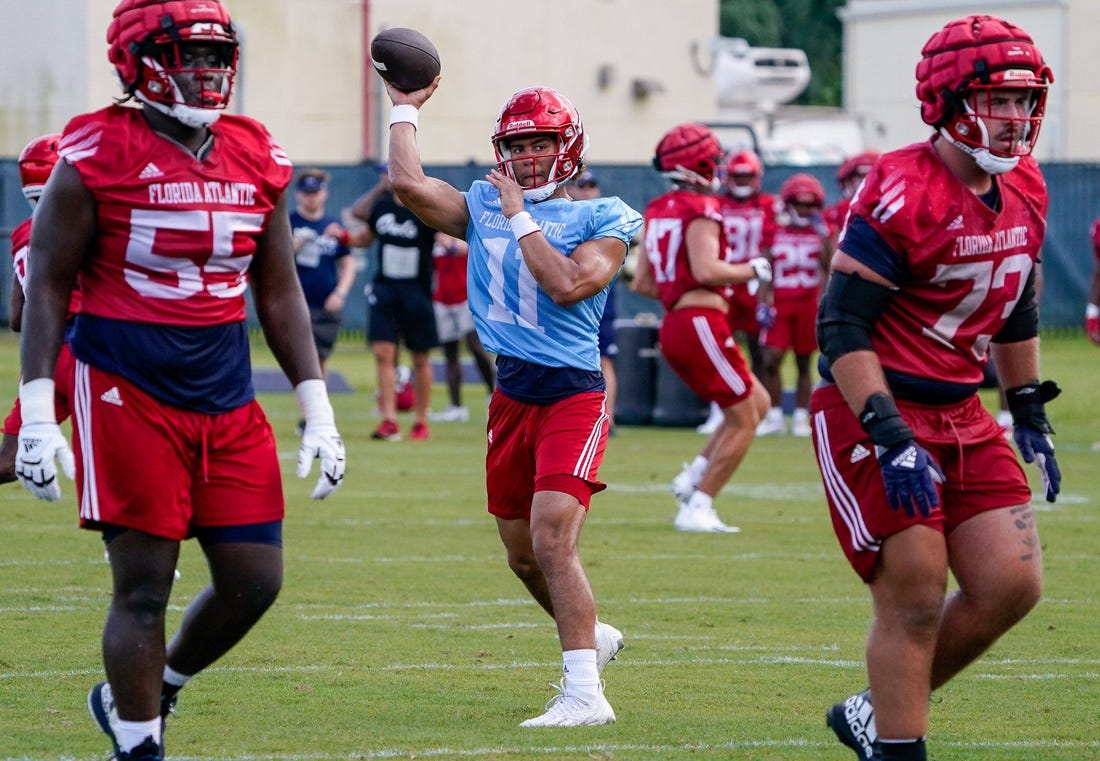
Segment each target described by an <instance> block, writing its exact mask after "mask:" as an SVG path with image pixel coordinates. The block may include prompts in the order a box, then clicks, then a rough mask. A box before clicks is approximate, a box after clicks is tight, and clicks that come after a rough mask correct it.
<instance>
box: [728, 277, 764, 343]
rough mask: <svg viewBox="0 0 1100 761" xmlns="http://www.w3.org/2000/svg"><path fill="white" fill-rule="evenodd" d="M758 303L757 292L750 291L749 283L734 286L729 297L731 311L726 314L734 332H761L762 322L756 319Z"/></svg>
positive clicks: (754, 333)
mask: <svg viewBox="0 0 1100 761" xmlns="http://www.w3.org/2000/svg"><path fill="white" fill-rule="evenodd" d="M757 303H758V302H757V299H756V293H755V291H754V292H753V293H749V289H748V284H747V283H742V284H741V285H735V286H733V293H732V295H731V296H730V297H729V304H730V311H729V312H728V313H727V314H726V321H727V322H729V324H730V330H731V331H732V332H734V333H736V332H737V331H739V330H740V331H743V332H744V333H746V334H748V335H750V336H755V335H757V334H758V333H760V323H758V322H757V321H756V305H757Z"/></svg>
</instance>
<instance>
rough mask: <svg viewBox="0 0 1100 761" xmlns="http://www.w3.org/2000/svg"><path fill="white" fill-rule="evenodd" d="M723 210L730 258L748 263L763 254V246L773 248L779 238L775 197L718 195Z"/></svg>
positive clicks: (733, 260) (766, 194)
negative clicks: (741, 197)
mask: <svg viewBox="0 0 1100 761" xmlns="http://www.w3.org/2000/svg"><path fill="white" fill-rule="evenodd" d="M718 199H719V201H720V202H721V210H722V230H723V231H724V232H725V234H726V248H727V251H726V261H727V262H730V263H732V264H739V263H741V262H747V261H748V260H749V259H752V258H753V257H754V256H760V250H761V249H762V248H770V247H771V245H772V239H773V238H774V237H775V224H776V222H775V196H773V195H771V194H770V193H757V194H756V195H754V196H753V197H752V198H747V199H744V200H742V199H740V198H734V197H733V196H730V195H726V194H722V195H720V196H718Z"/></svg>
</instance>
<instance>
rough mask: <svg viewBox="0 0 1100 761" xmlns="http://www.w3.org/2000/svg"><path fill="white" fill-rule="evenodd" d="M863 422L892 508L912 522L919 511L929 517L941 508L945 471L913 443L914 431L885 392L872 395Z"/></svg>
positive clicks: (862, 417) (865, 409)
mask: <svg viewBox="0 0 1100 761" xmlns="http://www.w3.org/2000/svg"><path fill="white" fill-rule="evenodd" d="M859 422H860V425H862V426H863V430H865V431H867V434H868V435H869V436H870V437H871V441H873V442H874V444H875V455H876V456H877V457H878V464H879V468H881V469H882V481H883V483H884V484H885V485H886V499H887V501H888V502H889V503H890V507H892V508H894V509H895V510H904V511H905V514H906V515H908V516H909V517H910V518H912V517H914V516H915V515H916V514H917V510H920V514H921V515H923V516H925V517H927V516H928V515H929V514H931V512H932V508H934V507H936V506H937V505H939V504H940V493H939V491H938V490H937V489H936V484H942V483H943V479H944V475H943V471H942V470H941V469H940V466H939V464H937V463H936V461H935V460H933V459H932V455H930V454H928V450H926V449H925V448H924V447H922V446H921V445H920V444H918V443H917V442H916V441H914V440H913V439H914V433H913V429H912V428H910V427H909V426H908V425H906V424H905V421H904V420H902V417H901V413H900V412H898V407H897V405H896V404H894V400H893V399H892V398H891V397H890V395H889V394H886V393H883V392H881V391H879V392H877V393H874V394H871V395H870V396H869V397H867V401H866V402H865V403H864V407H863V412H862V413H860V416H859Z"/></svg>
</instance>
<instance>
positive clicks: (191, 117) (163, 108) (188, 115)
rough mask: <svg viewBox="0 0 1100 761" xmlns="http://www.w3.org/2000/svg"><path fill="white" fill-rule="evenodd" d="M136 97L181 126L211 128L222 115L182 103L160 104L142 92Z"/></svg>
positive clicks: (208, 109)
mask: <svg viewBox="0 0 1100 761" xmlns="http://www.w3.org/2000/svg"><path fill="white" fill-rule="evenodd" d="M134 96H135V97H136V98H137V99H138V100H140V101H141V102H142V103H145V104H146V105H148V106H152V107H153V108H155V109H156V110H157V111H160V112H161V113H162V114H164V115H165V116H167V117H168V118H170V119H175V120H176V121H177V122H179V123H180V124H184V125H186V126H188V127H194V128H196V129H199V128H201V127H209V126H210V125H212V124H213V123H214V122H216V121H217V120H218V117H219V116H221V115H222V112H221V111H219V110H217V109H213V108H195V107H193V106H185V105H183V104H182V103H173V104H171V105H168V104H167V103H159V102H157V101H155V100H150V99H149V98H146V97H145V96H144V95H142V94H141V93H140V92H138V93H135V94H134Z"/></svg>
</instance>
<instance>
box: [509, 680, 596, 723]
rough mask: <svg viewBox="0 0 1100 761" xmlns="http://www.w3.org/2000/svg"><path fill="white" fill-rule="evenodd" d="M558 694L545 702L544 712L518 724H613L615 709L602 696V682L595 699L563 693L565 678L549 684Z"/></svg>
mask: <svg viewBox="0 0 1100 761" xmlns="http://www.w3.org/2000/svg"><path fill="white" fill-rule="evenodd" d="M550 686H551V687H553V688H554V689H555V690H557V691H558V694H557V695H555V696H554V697H552V698H550V700H549V702H547V704H546V713H544V714H543V715H542V716H536V717H535V718H533V719H528V720H527V721H525V722H523V723H521V724H520V726H521V727H596V726H600V725H601V724H614V723H615V711H614V710H613V709H612V708H611V704H610V703H608V702H607V698H605V697H604V696H603V683H602V682H601V683H600V693H599V695H597V696H596V699H595V700H591V701H584V700H581V699H580V698H577V697H573V696H570V695H566V694H565V680H564V679H562V680H561V682H560V683H559V684H553V683H551V685H550Z"/></svg>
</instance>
